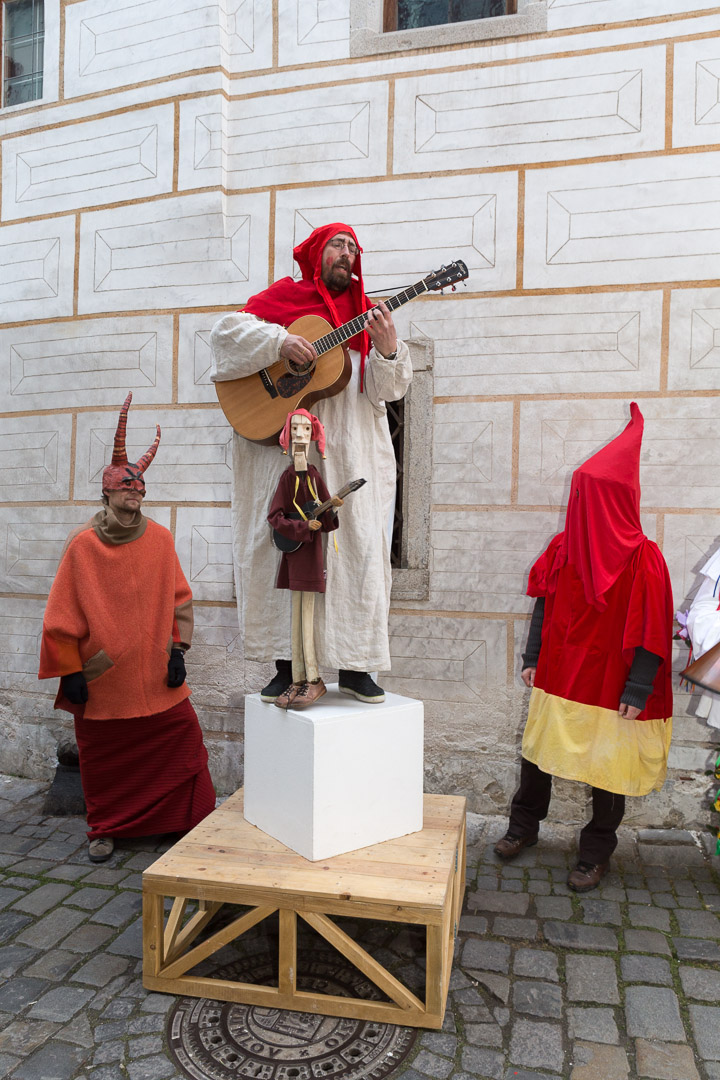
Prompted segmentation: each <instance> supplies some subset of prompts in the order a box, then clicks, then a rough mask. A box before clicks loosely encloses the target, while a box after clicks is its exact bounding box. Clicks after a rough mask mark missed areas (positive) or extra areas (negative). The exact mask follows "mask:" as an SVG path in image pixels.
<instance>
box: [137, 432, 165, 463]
mask: <svg viewBox="0 0 720 1080" xmlns="http://www.w3.org/2000/svg"><path fill="white" fill-rule="evenodd" d="M155 427H156V428H157V435H156V436H155V442H154V443H153V444H152V446H151V447H150V448H149V449H148V450H146V451H145V453H144V454H143V456H142V457H141V458H140V459H139V460H138V462H137V467H138V469H139V471H140V472H141V473H144V472H145V470H146V469H147V467H148V465H149V464H150V462H151V461H152V459H153V458H154V457H155V454H156V453H157V448H158V446H159V444H160V425H159V424H156V425H155Z"/></svg>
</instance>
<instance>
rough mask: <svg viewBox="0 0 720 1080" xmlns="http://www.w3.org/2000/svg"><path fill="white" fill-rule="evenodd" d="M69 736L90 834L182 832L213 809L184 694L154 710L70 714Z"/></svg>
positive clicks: (193, 721) (195, 729)
mask: <svg viewBox="0 0 720 1080" xmlns="http://www.w3.org/2000/svg"><path fill="white" fill-rule="evenodd" d="M75 736H76V738H77V745H78V751H79V755H80V775H81V777H82V785H83V792H84V793H85V804H86V806H87V821H88V825H89V826H90V828H89V831H88V836H89V838H90V839H91V840H93V839H95V838H96V837H98V836H114V837H120V836H153V835H156V834H159V833H173V832H187V831H188V829H192V828H194V826H195V825H197V824H198V822H200V821H202V819H203V818H205V817H207V815H208V814H209V813H211V812H212V811H213V810H214V809H215V791H214V789H213V785H212V781H211V779H210V773H209V772H208V767H207V760H208V755H207V750H206V749H205V744H204V742H203V737H202V731H201V730H200V724H199V722H198V718H197V714H196V712H195V710H194V709H193V707H192V705H191V704H190V700H189V699H188V698H186V699H185V700H184V701H181V702H180V703H179V704H178V705H174V706H173V708H171V709H167V710H166V711H165V712H162V713H156V714H155V715H154V716H138V717H134V718H133V719H131V720H81V719H77V718H76V720H75Z"/></svg>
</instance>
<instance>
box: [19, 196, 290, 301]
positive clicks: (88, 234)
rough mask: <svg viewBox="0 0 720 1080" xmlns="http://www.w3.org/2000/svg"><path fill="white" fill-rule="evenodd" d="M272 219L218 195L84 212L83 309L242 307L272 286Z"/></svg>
mask: <svg viewBox="0 0 720 1080" xmlns="http://www.w3.org/2000/svg"><path fill="white" fill-rule="evenodd" d="M268 215H269V198H268V196H267V195H266V194H256V195H232V196H227V197H224V196H222V195H219V194H217V193H215V192H206V193H202V194H198V195H185V196H182V197H180V198H177V199H163V200H161V201H159V202H151V203H144V204H140V205H137V206H123V207H120V208H118V209H115V210H99V211H96V212H94V213H90V214H85V215H83V218H82V223H81V226H80V281H79V310H80V312H81V313H86V312H103V311H128V310H133V309H138V308H139V309H144V308H177V307H198V306H203V305H211V304H218V305H226V306H227V307H239V306H240V305H241V304H243V303H244V302H245V301H246V300H247V299H248V297H250V296H252V294H253V293H255V292H258V291H259V290H260V289H263V288H265V286H266V285H267V283H268V281H267V263H268V241H267V236H268ZM24 227H26V226H24Z"/></svg>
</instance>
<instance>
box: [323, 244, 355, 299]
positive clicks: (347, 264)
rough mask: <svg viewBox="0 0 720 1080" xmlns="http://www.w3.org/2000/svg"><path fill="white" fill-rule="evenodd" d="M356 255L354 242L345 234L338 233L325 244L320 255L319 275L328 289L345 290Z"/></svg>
mask: <svg viewBox="0 0 720 1080" xmlns="http://www.w3.org/2000/svg"><path fill="white" fill-rule="evenodd" d="M356 255H357V247H356V246H355V241H354V240H353V238H352V236H349V235H348V234H347V233H342V232H341V233H338V234H337V236H333V238H332V239H331V240H329V241H328V242H327V244H326V245H325V247H324V248H323V253H322V270H321V275H322V279H323V281H324V282H325V284H326V285H327V286H328V288H330V289H337V290H342V289H347V287H348V285H349V284H350V281H351V277H352V268H353V265H354V263H355V257H356Z"/></svg>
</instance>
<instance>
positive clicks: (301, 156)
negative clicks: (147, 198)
mask: <svg viewBox="0 0 720 1080" xmlns="http://www.w3.org/2000/svg"><path fill="white" fill-rule="evenodd" d="M387 117H388V85H387V83H385V82H374V83H359V84H357V83H353V84H351V85H348V86H337V87H334V88H333V91H332V94H331V95H330V96H328V91H327V90H297V91H295V92H294V93H290V94H268V95H266V96H263V97H257V98H250V99H238V98H231V99H230V101H228V100H227V98H225V97H222V96H220V95H218V96H217V97H210V98H198V99H193V100H191V101H187V102H183V103H182V104H181V109H180V171H179V177H178V182H179V186H180V189H181V190H182V189H184V188H198V187H209V186H210V185H215V184H221V185H223V186H224V187H225V188H227V189H229V190H233V191H235V190H238V189H242V188H255V187H263V186H264V185H269V184H290V183H301V182H308V181H317V180H343V179H344V178H345V177H347V175H348V172H351V173H352V175H353V176H354V177H360V176H378V175H380V174H382V173H384V172H385V171H386V159H387V123H388V119H387Z"/></svg>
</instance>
